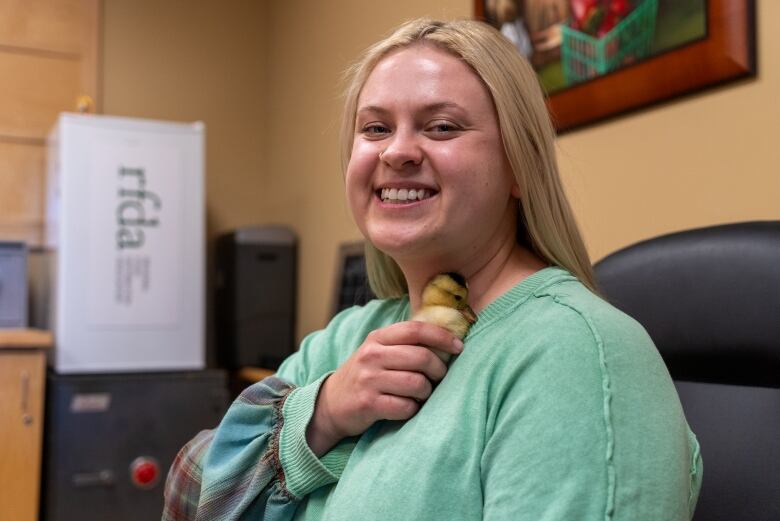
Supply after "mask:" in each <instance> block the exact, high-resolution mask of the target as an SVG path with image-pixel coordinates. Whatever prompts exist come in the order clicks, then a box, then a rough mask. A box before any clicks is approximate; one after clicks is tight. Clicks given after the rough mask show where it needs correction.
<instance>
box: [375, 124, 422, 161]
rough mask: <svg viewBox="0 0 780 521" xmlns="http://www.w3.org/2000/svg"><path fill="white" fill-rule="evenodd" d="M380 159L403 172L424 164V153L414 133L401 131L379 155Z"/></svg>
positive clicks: (397, 131)
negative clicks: (405, 169) (410, 167)
mask: <svg viewBox="0 0 780 521" xmlns="http://www.w3.org/2000/svg"><path fill="white" fill-rule="evenodd" d="M379 159H380V161H382V162H383V163H385V164H387V165H388V166H390V168H393V169H394V170H403V169H404V168H407V167H409V166H418V165H419V164H420V163H422V159H423V151H422V149H421V148H420V144H419V143H418V142H417V136H416V135H415V134H414V133H413V132H411V131H406V130H401V129H399V130H396V132H395V134H394V135H393V136H392V138H391V139H390V141H389V142H388V145H387V148H385V149H384V150H383V151H382V152H381V153H380V154H379Z"/></svg>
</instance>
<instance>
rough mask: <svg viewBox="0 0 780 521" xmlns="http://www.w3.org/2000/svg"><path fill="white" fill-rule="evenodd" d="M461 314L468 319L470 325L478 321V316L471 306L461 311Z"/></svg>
mask: <svg viewBox="0 0 780 521" xmlns="http://www.w3.org/2000/svg"><path fill="white" fill-rule="evenodd" d="M460 312H461V313H463V316H464V317H466V320H468V321H469V324H473V323H474V322H476V321H477V314H476V313H474V310H473V309H471V306H469V305H466V307H465V308H463V309H461V310H460Z"/></svg>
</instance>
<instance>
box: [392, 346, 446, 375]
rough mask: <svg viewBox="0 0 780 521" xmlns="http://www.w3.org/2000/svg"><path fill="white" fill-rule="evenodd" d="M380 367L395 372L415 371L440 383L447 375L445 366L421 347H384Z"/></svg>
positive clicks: (429, 351)
mask: <svg viewBox="0 0 780 521" xmlns="http://www.w3.org/2000/svg"><path fill="white" fill-rule="evenodd" d="M385 347H386V348H388V349H387V351H385V353H384V357H383V361H382V367H384V368H385V369H391V370H395V371H416V372H418V373H420V372H421V373H423V374H424V375H425V376H426V377H427V378H428V379H429V380H432V381H434V382H439V381H441V379H442V378H444V375H446V374H447V366H446V365H445V363H444V362H443V361H442V360H441V358H439V357H438V356H436V355H435V354H434V352H432V351H431V350H430V349H429V348H427V347H422V346H408V345H400V346H385Z"/></svg>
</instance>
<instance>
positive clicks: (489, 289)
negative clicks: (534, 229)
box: [398, 230, 547, 313]
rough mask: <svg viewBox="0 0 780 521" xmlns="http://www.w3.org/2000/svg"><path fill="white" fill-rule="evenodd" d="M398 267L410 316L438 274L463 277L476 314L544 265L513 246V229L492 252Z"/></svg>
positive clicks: (405, 263)
mask: <svg viewBox="0 0 780 521" xmlns="http://www.w3.org/2000/svg"><path fill="white" fill-rule="evenodd" d="M398 264H399V266H400V267H401V270H402V271H403V272H404V276H405V277H406V282H407V284H408V287H409V302H410V304H411V308H412V312H413V313H415V312H417V311H418V310H419V309H420V307H421V305H422V302H421V297H422V290H423V288H424V287H425V285H426V284H427V283H428V281H429V280H430V279H431V278H432V277H433V276H435V275H436V274H438V273H442V272H446V271H455V272H458V273H460V274H461V275H463V276H464V277H465V278H466V281H467V282H468V285H469V305H470V306H471V308H472V309H473V310H474V311H475V312H476V313H479V312H480V311H481V310H482V309H484V308H485V307H486V306H487V305H488V304H490V303H491V302H493V301H494V300H495V299H496V298H498V297H499V296H501V295H502V294H504V293H506V292H507V291H508V290H509V289H511V288H512V287H513V286H515V285H516V284H518V283H519V282H520V281H522V280H523V279H525V278H526V277H528V276H530V275H532V274H534V273H536V272H537V271H539V270H540V269H542V268H544V267H546V266H547V264H546V263H545V262H543V261H542V260H541V259H540V258H539V257H537V256H536V255H535V254H534V253H532V252H531V251H529V250H528V249H527V248H524V247H523V246H520V245H519V244H517V242H516V241H515V233H514V230H512V233H511V234H507V237H506V240H503V241H500V242H498V247H495V248H494V249H493V250H488V251H485V250H484V249H475V250H474V251H473V252H471V255H470V256H468V257H460V258H455V259H454V261H453V257H452V256H448V257H447V260H446V261H445V260H443V259H442V260H441V261H439V262H424V263H423V262H415V263H412V262H403V261H400V262H398ZM431 266H433V267H434V269H431Z"/></svg>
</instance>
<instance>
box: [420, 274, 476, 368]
mask: <svg viewBox="0 0 780 521" xmlns="http://www.w3.org/2000/svg"><path fill="white" fill-rule="evenodd" d="M468 298H469V290H468V286H467V285H466V279H464V278H463V276H462V275H460V274H459V273H440V274H439V275H436V276H435V277H433V278H432V279H431V280H430V281H429V282H428V284H426V285H425V288H424V289H423V293H422V307H421V308H420V310H419V311H418V312H417V313H415V314H414V316H413V317H412V320H417V321H419V322H428V323H430V324H436V325H437V326H439V327H443V328H444V329H446V330H447V331H449V332H450V333H452V334H453V335H455V336H456V337H458V338H460V339H461V340H463V338H464V337H465V336H466V333H468V332H469V328H470V327H471V324H473V323H474V322H476V321H477V316H476V315H475V314H474V310H472V309H471V307H470V306H469V304H468ZM434 353H436V354H437V355H438V356H439V358H441V359H442V360H444V362H445V363H446V362H448V361H449V359H450V354H449V353H444V352H441V351H434Z"/></svg>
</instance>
